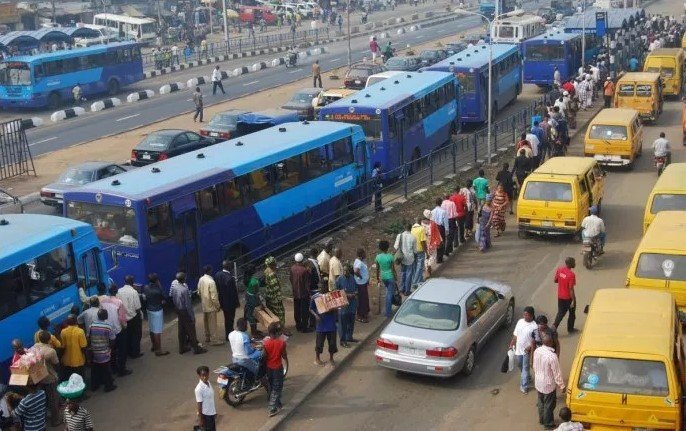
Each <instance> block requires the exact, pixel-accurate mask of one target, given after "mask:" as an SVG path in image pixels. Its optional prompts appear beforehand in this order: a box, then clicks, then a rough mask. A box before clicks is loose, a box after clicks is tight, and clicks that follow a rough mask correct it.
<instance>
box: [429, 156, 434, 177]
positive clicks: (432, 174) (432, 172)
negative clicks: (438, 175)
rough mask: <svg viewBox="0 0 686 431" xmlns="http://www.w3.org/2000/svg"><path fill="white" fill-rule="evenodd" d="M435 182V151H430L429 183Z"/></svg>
mask: <svg viewBox="0 0 686 431" xmlns="http://www.w3.org/2000/svg"><path fill="white" fill-rule="evenodd" d="M433 183H434V153H433V151H432V152H430V153H429V185H432V184H433Z"/></svg>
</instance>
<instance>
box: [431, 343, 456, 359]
mask: <svg viewBox="0 0 686 431" xmlns="http://www.w3.org/2000/svg"><path fill="white" fill-rule="evenodd" d="M426 356H428V357H430V358H454V357H455V356H457V349H456V348H454V347H452V346H451V347H434V348H433V349H426Z"/></svg>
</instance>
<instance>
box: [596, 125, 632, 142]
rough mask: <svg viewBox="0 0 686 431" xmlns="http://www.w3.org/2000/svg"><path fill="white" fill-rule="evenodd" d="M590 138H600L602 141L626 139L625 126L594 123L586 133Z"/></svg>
mask: <svg viewBox="0 0 686 431" xmlns="http://www.w3.org/2000/svg"><path fill="white" fill-rule="evenodd" d="M588 137H589V138H591V139H601V140H603V141H626V137H627V131H626V126H607V125H604V124H594V125H592V126H591V132H590V133H589V134H588Z"/></svg>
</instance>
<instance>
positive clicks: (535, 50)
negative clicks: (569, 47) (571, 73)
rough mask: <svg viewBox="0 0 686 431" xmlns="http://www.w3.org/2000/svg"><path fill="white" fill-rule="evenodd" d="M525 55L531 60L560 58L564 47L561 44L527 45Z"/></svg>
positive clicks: (563, 54)
mask: <svg viewBox="0 0 686 431" xmlns="http://www.w3.org/2000/svg"><path fill="white" fill-rule="evenodd" d="M526 56H527V58H528V59H529V60H532V61H553V60H562V59H563V58H564V56H565V48H564V46H562V45H529V46H527V47H526Z"/></svg>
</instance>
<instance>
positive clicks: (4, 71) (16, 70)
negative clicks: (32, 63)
mask: <svg viewBox="0 0 686 431" xmlns="http://www.w3.org/2000/svg"><path fill="white" fill-rule="evenodd" d="M0 84H2V85H31V68H30V67H29V64H28V63H24V62H23V61H4V62H2V63H0Z"/></svg>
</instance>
